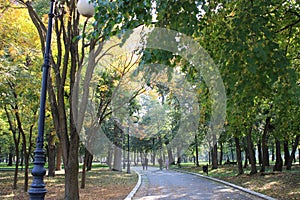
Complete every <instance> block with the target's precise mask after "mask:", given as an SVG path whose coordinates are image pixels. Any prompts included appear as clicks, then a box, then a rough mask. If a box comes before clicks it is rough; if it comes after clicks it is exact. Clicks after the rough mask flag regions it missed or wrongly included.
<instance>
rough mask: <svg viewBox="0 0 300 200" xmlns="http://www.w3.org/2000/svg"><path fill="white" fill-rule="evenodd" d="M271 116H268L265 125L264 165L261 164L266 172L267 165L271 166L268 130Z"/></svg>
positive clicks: (262, 169) (263, 143)
mask: <svg viewBox="0 0 300 200" xmlns="http://www.w3.org/2000/svg"><path fill="white" fill-rule="evenodd" d="M270 121H271V117H267V119H266V125H265V127H264V132H263V135H262V140H261V142H262V144H261V146H262V165H261V170H260V171H261V172H265V170H266V166H270V163H269V149H268V131H269V127H270Z"/></svg>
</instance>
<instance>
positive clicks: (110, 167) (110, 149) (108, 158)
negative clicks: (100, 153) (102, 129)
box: [106, 146, 113, 170]
mask: <svg viewBox="0 0 300 200" xmlns="http://www.w3.org/2000/svg"><path fill="white" fill-rule="evenodd" d="M112 153H113V147H111V146H110V147H108V152H107V158H106V164H107V166H108V167H109V169H110V170H111V169H112V166H111V162H112Z"/></svg>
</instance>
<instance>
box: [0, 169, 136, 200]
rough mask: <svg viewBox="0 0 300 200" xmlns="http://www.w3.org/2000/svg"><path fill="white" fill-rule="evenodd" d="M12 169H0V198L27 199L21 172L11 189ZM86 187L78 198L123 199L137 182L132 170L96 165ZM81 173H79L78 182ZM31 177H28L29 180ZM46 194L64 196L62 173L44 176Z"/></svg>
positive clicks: (54, 197) (51, 199)
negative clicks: (119, 169) (16, 185)
mask: <svg viewBox="0 0 300 200" xmlns="http://www.w3.org/2000/svg"><path fill="white" fill-rule="evenodd" d="M13 175H14V174H13V171H0V199H1V200H11V199H29V196H28V194H27V192H24V191H23V173H22V172H21V173H19V181H18V189H17V190H13V189H12V183H13ZM86 175H87V177H86V188H85V189H80V199H99V197H101V199H103V200H105V199H124V198H125V197H126V196H127V195H128V194H129V193H130V191H131V190H132V189H133V187H134V186H135V184H136V183H137V179H138V177H137V174H135V173H134V172H133V173H131V174H127V173H125V172H113V171H110V170H109V169H108V168H107V167H101V166H100V167H99V166H98V167H96V168H93V169H92V171H89V172H87V174H86ZM80 178H81V174H80V175H79V183H80ZM31 180H32V178H30V181H31ZM44 181H45V183H46V188H47V191H48V192H47V194H46V198H45V199H49V200H60V199H63V197H64V174H58V175H56V176H55V177H45V178H44Z"/></svg>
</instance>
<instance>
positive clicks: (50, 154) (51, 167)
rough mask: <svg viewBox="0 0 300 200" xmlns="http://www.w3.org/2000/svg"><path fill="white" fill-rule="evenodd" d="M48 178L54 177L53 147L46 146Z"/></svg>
mask: <svg viewBox="0 0 300 200" xmlns="http://www.w3.org/2000/svg"><path fill="white" fill-rule="evenodd" d="M48 176H49V177H54V176H55V145H53V144H48Z"/></svg>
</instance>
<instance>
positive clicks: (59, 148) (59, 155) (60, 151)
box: [55, 143, 62, 171]
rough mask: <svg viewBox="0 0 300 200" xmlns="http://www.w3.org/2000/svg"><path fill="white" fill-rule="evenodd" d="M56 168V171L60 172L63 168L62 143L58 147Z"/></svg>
mask: <svg viewBox="0 0 300 200" xmlns="http://www.w3.org/2000/svg"><path fill="white" fill-rule="evenodd" d="M56 147H57V148H56V166H55V170H57V171H60V170H61V166H62V163H61V161H62V147H61V143H58V144H57V146H56Z"/></svg>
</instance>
